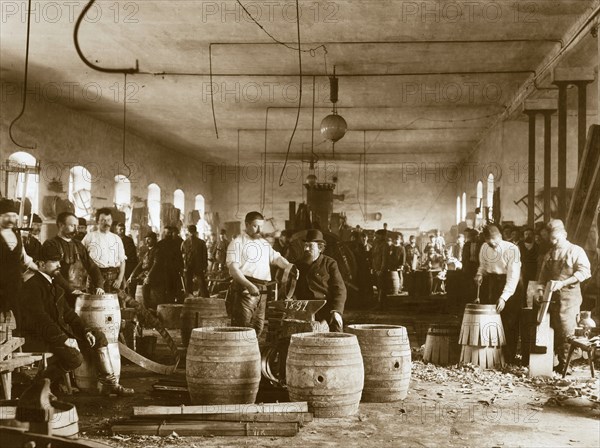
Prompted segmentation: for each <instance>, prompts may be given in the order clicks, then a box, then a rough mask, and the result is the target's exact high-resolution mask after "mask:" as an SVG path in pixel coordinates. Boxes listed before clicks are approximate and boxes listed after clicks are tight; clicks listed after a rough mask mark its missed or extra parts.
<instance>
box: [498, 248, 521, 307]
mask: <svg viewBox="0 0 600 448" xmlns="http://www.w3.org/2000/svg"><path fill="white" fill-rule="evenodd" d="M503 255H504V254H503ZM519 255H520V252H519V248H518V247H516V246H514V245H512V246H511V247H510V248H509V249H508V252H507V254H506V256H507V258H508V263H507V266H506V284H505V285H504V290H503V291H502V294H501V295H500V298H501V299H502V300H504V301H505V302H506V301H507V300H508V299H510V298H511V297H512V296H513V294H514V293H515V291H516V290H517V285H518V284H519V277H520V275H521V258H520V256H519Z"/></svg>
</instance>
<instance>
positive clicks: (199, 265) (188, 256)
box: [181, 224, 208, 297]
mask: <svg viewBox="0 0 600 448" xmlns="http://www.w3.org/2000/svg"><path fill="white" fill-rule="evenodd" d="M181 253H182V254H183V269H184V272H185V275H184V278H185V290H186V292H187V293H188V294H192V293H193V292H194V291H198V290H199V291H200V296H201V297H208V289H207V288H206V268H207V267H208V250H207V248H206V242H205V241H204V240H203V239H201V238H198V229H197V228H196V226H195V225H193V224H192V225H189V226H187V238H186V239H185V241H184V242H183V244H182V245H181ZM194 285H197V286H198V287H197V288H196V287H195V286H194Z"/></svg>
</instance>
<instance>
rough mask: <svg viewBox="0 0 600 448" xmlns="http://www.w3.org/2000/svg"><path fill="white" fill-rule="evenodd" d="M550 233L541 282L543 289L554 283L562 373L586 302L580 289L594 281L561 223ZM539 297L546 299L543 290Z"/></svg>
mask: <svg viewBox="0 0 600 448" xmlns="http://www.w3.org/2000/svg"><path fill="white" fill-rule="evenodd" d="M547 229H548V232H549V237H550V243H551V248H550V250H549V251H548V253H546V255H545V256H544V258H543V261H542V269H541V271H540V277H539V281H540V285H541V288H545V286H546V284H547V283H548V282H551V283H550V291H552V301H551V303H550V325H551V326H552V328H553V329H554V351H555V353H556V356H557V357H558V365H557V366H556V367H555V370H556V371H557V372H562V371H563V368H564V365H565V362H566V358H567V353H568V351H569V343H568V342H567V338H568V337H569V336H571V335H573V333H574V332H575V327H576V326H577V315H578V314H579V311H580V307H581V302H582V301H583V298H582V296H581V286H580V285H581V283H582V282H584V281H585V280H587V279H588V278H590V277H591V270H590V261H589V259H588V257H587V255H586V253H585V251H584V250H583V248H581V247H579V246H577V245H575V244H572V243H570V242H569V241H567V232H566V230H565V225H564V224H563V222H562V221H561V220H559V219H553V220H551V221H550V222H549V223H548V225H547ZM539 294H541V295H543V290H540V291H539ZM539 294H538V295H539Z"/></svg>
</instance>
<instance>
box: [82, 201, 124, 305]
mask: <svg viewBox="0 0 600 448" xmlns="http://www.w3.org/2000/svg"><path fill="white" fill-rule="evenodd" d="M96 222H97V223H98V230H96V231H94V232H88V234H87V235H86V236H85V238H83V240H82V241H81V243H82V244H83V245H84V246H85V247H86V249H87V250H88V252H89V254H90V258H91V259H92V260H94V263H96V264H97V265H98V267H99V268H100V272H101V273H102V277H103V278H104V286H103V288H102V289H104V291H106V292H107V293H115V292H117V290H119V289H121V286H122V285H123V278H125V261H126V260H127V256H126V255H125V247H124V246H123V241H121V238H119V237H118V236H117V235H115V234H114V233H112V232H111V231H110V228H111V226H112V211H111V209H109V208H101V209H99V210H98V211H97V212H96Z"/></svg>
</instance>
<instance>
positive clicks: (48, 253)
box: [38, 242, 62, 261]
mask: <svg viewBox="0 0 600 448" xmlns="http://www.w3.org/2000/svg"><path fill="white" fill-rule="evenodd" d="M38 259H39V261H60V260H61V259H62V253H61V252H60V249H59V247H58V246H57V245H56V244H51V243H48V242H45V243H44V244H42V250H40V256H39V258H38Z"/></svg>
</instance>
